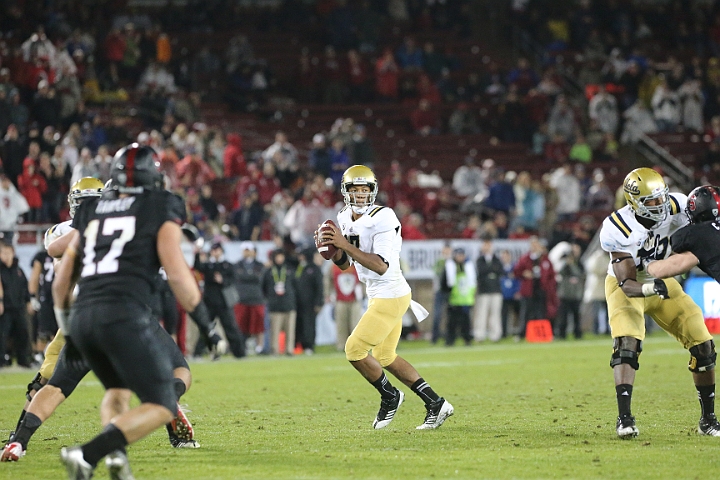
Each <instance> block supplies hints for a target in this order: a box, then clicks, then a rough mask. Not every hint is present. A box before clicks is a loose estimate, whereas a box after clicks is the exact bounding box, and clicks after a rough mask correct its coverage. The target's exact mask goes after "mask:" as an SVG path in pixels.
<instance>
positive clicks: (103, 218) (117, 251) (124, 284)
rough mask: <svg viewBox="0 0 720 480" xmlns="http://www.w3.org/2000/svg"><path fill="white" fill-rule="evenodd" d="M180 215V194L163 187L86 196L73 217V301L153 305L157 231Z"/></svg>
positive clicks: (180, 220)
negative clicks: (76, 271)
mask: <svg viewBox="0 0 720 480" xmlns="http://www.w3.org/2000/svg"><path fill="white" fill-rule="evenodd" d="M184 219H185V204H184V203H183V201H182V199H181V198H180V197H178V196H176V195H174V194H173V193H171V192H167V191H164V190H161V191H155V190H151V191H146V192H144V193H141V194H137V195H130V196H127V197H123V198H118V197H117V196H116V194H115V192H106V193H104V194H103V195H102V196H101V197H99V198H93V199H88V200H85V201H84V202H83V203H82V204H81V205H80V206H79V207H78V210H77V213H76V215H75V218H74V220H73V227H74V228H76V229H77V230H78V231H79V232H80V251H79V252H78V253H79V254H80V258H81V259H82V261H81V265H80V278H79V280H78V288H79V292H78V297H77V300H76V303H77V304H82V303H85V302H94V301H97V300H99V299H103V300H115V301H123V300H128V299H132V300H136V301H138V302H141V303H143V304H145V305H151V304H152V301H153V300H152V299H153V295H154V294H155V277H156V276H157V272H158V270H159V269H160V259H159V257H158V253H157V234H158V231H159V230H160V227H162V225H163V224H164V223H165V222H167V221H172V222H175V223H177V224H178V225H180V224H182V223H183V221H184Z"/></svg>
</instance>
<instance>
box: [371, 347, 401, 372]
mask: <svg viewBox="0 0 720 480" xmlns="http://www.w3.org/2000/svg"><path fill="white" fill-rule="evenodd" d="M380 355H381V352H378V353H377V354H376V353H375V350H373V357H375V360H377V361H378V363H379V364H380V366H382V367H383V368H385V367H387V366H388V365H390V364H391V363H393V362H394V361H395V359H396V358H397V353H395V351H394V350H393V351H392V352H391V353H390V354H389V355H388V354H387V352H386V353H385V355H384V356H380Z"/></svg>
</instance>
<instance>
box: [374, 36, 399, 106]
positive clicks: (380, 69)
mask: <svg viewBox="0 0 720 480" xmlns="http://www.w3.org/2000/svg"><path fill="white" fill-rule="evenodd" d="M399 71H400V67H398V64H397V63H395V57H393V54H392V50H390V48H386V49H385V50H384V51H383V54H382V55H381V56H380V57H379V58H378V59H377V61H376V62H375V93H377V96H378V100H380V101H385V102H394V101H396V100H397V98H398V82H399V77H400V75H399Z"/></svg>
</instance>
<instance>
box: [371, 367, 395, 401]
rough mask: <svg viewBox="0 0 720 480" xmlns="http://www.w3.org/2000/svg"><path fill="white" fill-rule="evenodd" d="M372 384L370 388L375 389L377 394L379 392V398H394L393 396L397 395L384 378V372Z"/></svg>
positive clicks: (388, 381)
mask: <svg viewBox="0 0 720 480" xmlns="http://www.w3.org/2000/svg"><path fill="white" fill-rule="evenodd" d="M370 383H372V386H373V387H375V388H376V389H377V391H378V392H380V396H381V397H382V398H385V399H390V398H395V395H397V394H396V393H395V392H396V389H395V387H393V386H392V384H391V383H390V380H388V379H387V377H386V376H385V372H383V373H382V375H380V378H378V379H377V380H375V381H374V382H370Z"/></svg>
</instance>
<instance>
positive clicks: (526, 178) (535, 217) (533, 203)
mask: <svg viewBox="0 0 720 480" xmlns="http://www.w3.org/2000/svg"><path fill="white" fill-rule="evenodd" d="M513 192H514V194H515V212H516V216H515V220H514V221H513V228H514V227H515V226H517V225H520V226H522V227H523V228H524V229H525V231H537V230H538V228H539V222H540V220H541V219H542V217H543V215H544V213H545V202H544V199H543V196H542V193H541V192H538V191H537V189H535V188H533V184H532V177H531V176H530V173H529V172H526V171H523V172H520V174H518V176H517V181H516V182H515V186H514V188H513Z"/></svg>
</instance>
